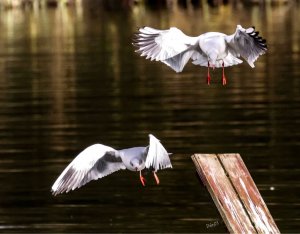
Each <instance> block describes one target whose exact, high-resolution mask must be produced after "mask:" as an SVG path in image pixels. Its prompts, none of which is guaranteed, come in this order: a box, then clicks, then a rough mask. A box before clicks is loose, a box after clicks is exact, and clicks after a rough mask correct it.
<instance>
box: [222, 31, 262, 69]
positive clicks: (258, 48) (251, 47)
mask: <svg viewBox="0 0 300 234" xmlns="http://www.w3.org/2000/svg"><path fill="white" fill-rule="evenodd" d="M258 34H259V33H258V32H256V31H255V28H254V27H251V28H247V29H245V28H243V27H242V26H241V25H238V26H237V28H236V31H235V33H234V34H232V35H230V36H227V37H226V41H227V43H228V45H229V51H230V53H232V54H233V55H234V56H236V57H239V56H242V57H243V58H244V59H245V60H246V61H247V62H248V64H249V65H250V66H251V67H252V68H253V67H254V62H255V61H256V60H257V58H258V57H259V56H260V55H263V54H265V53H266V51H267V45H266V40H265V39H263V38H262V37H260V36H258Z"/></svg>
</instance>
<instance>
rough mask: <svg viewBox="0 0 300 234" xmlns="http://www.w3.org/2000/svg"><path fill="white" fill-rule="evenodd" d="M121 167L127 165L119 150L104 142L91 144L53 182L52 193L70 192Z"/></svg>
mask: <svg viewBox="0 0 300 234" xmlns="http://www.w3.org/2000/svg"><path fill="white" fill-rule="evenodd" d="M120 169H126V167H125V165H124V164H123V162H122V160H121V158H120V157H119V156H118V151H116V150H115V149H113V148H111V147H109V146H105V145H102V144H94V145H91V146H89V147H88V148H86V149H85V150H83V151H82V152H81V153H80V154H79V155H78V156H77V157H76V158H75V159H74V160H73V161H72V162H71V163H70V164H69V165H68V166H67V167H66V168H65V169H64V171H63V172H62V173H61V175H60V176H59V177H58V178H57V180H56V181H55V183H54V184H53V186H52V193H53V194H54V195H57V194H59V193H63V192H69V191H70V190H74V189H76V188H79V187H81V186H83V185H85V184H86V183H88V182H90V181H91V180H97V179H99V178H102V177H104V176H106V175H109V174H111V173H113V172H115V171H118V170H120Z"/></svg>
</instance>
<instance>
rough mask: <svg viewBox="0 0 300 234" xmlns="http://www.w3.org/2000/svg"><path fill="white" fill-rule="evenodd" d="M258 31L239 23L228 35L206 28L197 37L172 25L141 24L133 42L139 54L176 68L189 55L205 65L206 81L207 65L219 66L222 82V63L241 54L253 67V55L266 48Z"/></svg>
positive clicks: (232, 62)
mask: <svg viewBox="0 0 300 234" xmlns="http://www.w3.org/2000/svg"><path fill="white" fill-rule="evenodd" d="M258 34H259V33H258V32H257V31H255V28H254V27H250V28H247V29H245V28H243V27H242V26H241V25H237V27H236V31H235V32H234V33H233V34H231V35H227V34H224V33H220V32H207V33H204V34H201V35H199V36H197V37H190V36H187V35H185V34H184V33H183V32H182V31H181V30H180V29H178V28H176V27H171V28H170V29H167V30H159V29H154V28H151V27H143V28H140V29H139V30H138V32H137V33H136V34H135V37H134V39H133V45H134V46H136V47H137V50H136V52H138V53H140V55H141V56H146V59H151V60H156V61H161V62H163V63H165V64H166V65H168V66H169V67H170V68H172V69H173V70H174V71H176V72H181V71H182V70H183V68H184V66H185V65H186V64H187V62H188V61H189V60H190V59H191V60H193V64H195V65H200V66H205V67H208V73H207V83H208V84H210V74H209V68H210V67H212V68H219V67H222V69H223V73H222V83H223V85H225V84H226V82H227V81H226V77H225V74H224V67H228V66H233V65H237V64H240V63H242V62H243V61H242V60H241V59H239V57H242V58H243V59H245V60H246V61H247V62H248V64H249V65H250V66H251V67H252V68H253V67H254V62H255V61H256V60H257V58H258V57H259V56H260V55H262V54H264V53H265V52H266V51H267V45H266V40H265V39H263V38H262V37H260V36H258Z"/></svg>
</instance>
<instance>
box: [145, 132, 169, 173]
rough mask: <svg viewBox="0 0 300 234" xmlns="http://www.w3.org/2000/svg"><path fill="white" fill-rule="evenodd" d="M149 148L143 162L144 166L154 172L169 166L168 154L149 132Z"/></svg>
mask: <svg viewBox="0 0 300 234" xmlns="http://www.w3.org/2000/svg"><path fill="white" fill-rule="evenodd" d="M149 141H150V144H149V149H148V154H147V158H146V162H145V167H146V168H151V169H153V170H154V171H155V172H156V171H157V170H160V169H164V168H171V167H172V164H171V161H170V158H169V154H168V152H167V151H166V149H165V148H164V147H163V146H162V144H161V143H160V142H159V140H158V139H157V138H155V137H154V136H153V135H152V134H149Z"/></svg>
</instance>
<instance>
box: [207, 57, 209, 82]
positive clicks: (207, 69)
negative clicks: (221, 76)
mask: <svg viewBox="0 0 300 234" xmlns="http://www.w3.org/2000/svg"><path fill="white" fill-rule="evenodd" d="M207 84H208V85H210V74H209V62H207Z"/></svg>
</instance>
